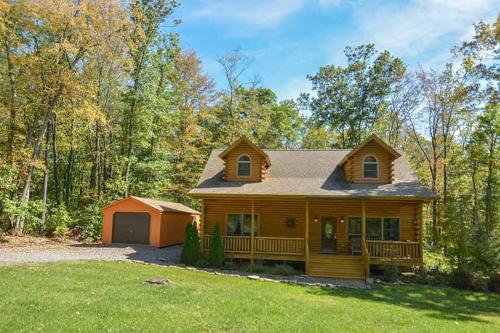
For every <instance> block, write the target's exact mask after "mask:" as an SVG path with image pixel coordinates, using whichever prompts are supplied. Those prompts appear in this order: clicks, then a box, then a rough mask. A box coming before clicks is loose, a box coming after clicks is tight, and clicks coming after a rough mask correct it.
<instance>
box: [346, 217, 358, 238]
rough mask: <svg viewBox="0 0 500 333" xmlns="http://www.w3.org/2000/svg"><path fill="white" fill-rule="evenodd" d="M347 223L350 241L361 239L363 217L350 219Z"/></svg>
mask: <svg viewBox="0 0 500 333" xmlns="http://www.w3.org/2000/svg"><path fill="white" fill-rule="evenodd" d="M347 223H348V225H347V238H348V239H349V240H352V239H355V238H359V239H361V217H349V219H348V222H347Z"/></svg>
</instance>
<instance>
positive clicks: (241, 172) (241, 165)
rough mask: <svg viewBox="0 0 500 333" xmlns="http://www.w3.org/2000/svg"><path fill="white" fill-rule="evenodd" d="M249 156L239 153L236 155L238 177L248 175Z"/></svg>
mask: <svg viewBox="0 0 500 333" xmlns="http://www.w3.org/2000/svg"><path fill="white" fill-rule="evenodd" d="M251 163H252V161H251V160H250V156H248V155H241V156H240V157H238V177H250V165H251Z"/></svg>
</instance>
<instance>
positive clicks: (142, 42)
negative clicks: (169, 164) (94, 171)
mask: <svg viewBox="0 0 500 333" xmlns="http://www.w3.org/2000/svg"><path fill="white" fill-rule="evenodd" d="M176 6H177V3H176V1H175V0H171V1H165V0H153V1H147V0H134V1H132V2H131V4H130V8H131V21H132V24H133V28H132V34H131V41H132V45H131V48H130V57H131V59H132V75H131V85H130V87H129V90H128V91H127V93H126V99H127V102H128V106H129V107H128V109H127V112H126V117H125V119H124V121H125V124H124V125H125V127H126V134H125V140H126V149H125V151H126V157H127V160H126V167H125V189H124V196H128V193H129V182H130V172H131V165H132V163H133V159H132V155H133V149H134V147H133V144H134V136H135V133H134V128H135V127H136V126H137V118H138V117H137V112H138V109H140V108H141V106H142V101H143V100H144V96H143V95H142V94H143V89H144V88H143V87H144V86H145V82H144V72H145V67H146V64H147V61H148V58H149V56H150V52H151V46H152V45H153V43H154V41H155V38H156V37H157V36H158V34H159V27H160V24H161V23H163V22H164V21H165V19H166V18H167V17H168V16H169V15H171V14H172V12H173V10H174V9H175V7H176Z"/></svg>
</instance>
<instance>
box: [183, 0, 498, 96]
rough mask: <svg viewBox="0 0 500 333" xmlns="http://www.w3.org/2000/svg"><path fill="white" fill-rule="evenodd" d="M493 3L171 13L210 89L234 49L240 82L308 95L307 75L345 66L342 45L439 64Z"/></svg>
mask: <svg viewBox="0 0 500 333" xmlns="http://www.w3.org/2000/svg"><path fill="white" fill-rule="evenodd" d="M499 12H500V1H499V0H496V1H495V0H409V1H396V0H392V1H391V0H386V1H379V0H359V1H357V0H253V1H250V0H183V1H182V0H181V5H180V7H179V8H178V9H177V10H176V12H175V14H174V18H178V19H181V20H182V23H181V24H180V25H179V26H177V27H176V28H175V30H176V31H177V32H179V33H180V38H181V45H182V47H183V48H184V49H187V50H194V51H196V52H197V53H198V55H199V56H200V58H201V59H202V61H203V68H204V70H205V72H206V73H207V74H208V75H209V76H210V77H212V78H213V79H214V80H215V82H216V84H217V87H218V88H220V89H224V88H225V87H226V83H225V80H224V74H223V71H222V68H221V66H220V65H219V64H218V63H217V58H218V57H221V56H223V55H225V54H227V53H229V52H231V51H232V50H234V49H237V48H239V49H241V52H242V53H243V54H245V55H246V56H248V57H249V58H250V59H251V64H250V67H249V68H248V70H247V71H246V72H245V74H244V75H245V76H244V77H243V79H242V81H243V82H245V81H246V82H250V81H251V80H252V79H253V78H255V77H257V78H258V79H259V81H260V84H261V85H262V86H264V87H268V88H271V89H272V90H274V91H275V92H276V94H277V95H278V98H279V99H280V100H282V99H288V98H296V97H298V95H299V94H300V93H301V92H309V91H310V89H311V88H310V84H309V81H308V80H307V78H306V76H307V75H308V74H314V73H316V72H317V71H318V69H319V67H320V66H325V65H344V64H345V59H344V55H343V50H344V48H345V47H346V46H348V45H352V46H356V45H360V44H366V43H374V44H375V47H376V49H377V50H388V51H389V52H391V54H392V55H394V56H397V57H400V58H402V59H403V61H404V62H405V63H406V64H407V65H408V66H409V67H410V68H418V67H419V66H423V67H424V68H427V69H431V68H433V69H439V68H440V67H441V66H443V65H444V64H445V63H446V62H449V61H453V59H452V55H451V53H450V50H451V49H452V48H453V46H455V45H459V44H460V43H461V42H462V41H465V40H470V39H471V38H472V37H473V35H474V29H473V23H474V22H477V21H479V20H484V21H486V22H493V20H494V19H495V18H496V15H497V14H498V13H499Z"/></svg>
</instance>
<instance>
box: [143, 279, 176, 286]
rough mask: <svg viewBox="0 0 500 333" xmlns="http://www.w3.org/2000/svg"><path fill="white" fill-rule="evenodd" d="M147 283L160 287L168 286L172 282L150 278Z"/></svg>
mask: <svg viewBox="0 0 500 333" xmlns="http://www.w3.org/2000/svg"><path fill="white" fill-rule="evenodd" d="M146 282H147V283H149V284H159V285H162V286H165V285H169V284H171V283H172V281H170V280H168V279H161V278H151V279H147V280H146Z"/></svg>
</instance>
